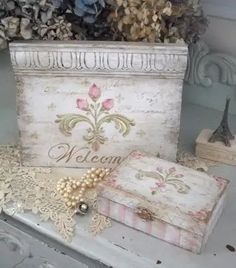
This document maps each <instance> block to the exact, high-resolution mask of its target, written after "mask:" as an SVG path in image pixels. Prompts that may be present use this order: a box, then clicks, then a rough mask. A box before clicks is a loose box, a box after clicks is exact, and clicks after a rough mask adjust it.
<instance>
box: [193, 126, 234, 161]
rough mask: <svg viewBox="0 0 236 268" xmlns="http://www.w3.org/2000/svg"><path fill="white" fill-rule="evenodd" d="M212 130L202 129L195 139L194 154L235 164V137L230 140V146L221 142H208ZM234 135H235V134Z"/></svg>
mask: <svg viewBox="0 0 236 268" xmlns="http://www.w3.org/2000/svg"><path fill="white" fill-rule="evenodd" d="M212 133H213V130H210V129H203V130H202V131H201V133H200V134H199V136H198V138H197V140H196V155H197V156H199V157H201V158H204V159H208V160H213V161H216V162H221V163H225V164H228V165H233V166H236V139H234V140H232V141H230V143H231V147H227V146H225V145H224V143H222V142H219V141H217V142H214V143H210V142H208V140H209V139H210V137H211V135H212ZM235 137H236V136H235Z"/></svg>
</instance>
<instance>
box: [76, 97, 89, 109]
mask: <svg viewBox="0 0 236 268" xmlns="http://www.w3.org/2000/svg"><path fill="white" fill-rule="evenodd" d="M76 103H77V108H79V109H81V110H83V111H88V106H89V105H88V102H87V100H84V99H77V100H76Z"/></svg>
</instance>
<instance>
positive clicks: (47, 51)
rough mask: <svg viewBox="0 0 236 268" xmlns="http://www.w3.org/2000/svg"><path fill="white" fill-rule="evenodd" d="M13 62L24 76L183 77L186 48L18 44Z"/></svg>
mask: <svg viewBox="0 0 236 268" xmlns="http://www.w3.org/2000/svg"><path fill="white" fill-rule="evenodd" d="M10 52H11V61H12V65H13V68H14V70H15V72H16V73H17V74H19V75H20V74H22V75H42V74H43V75H55V74H56V75H59V76H65V75H71V76H84V75H93V74H96V75H106V76H109V75H111V76H114V75H117V76H133V75H139V76H140V75H141V76H142V75H143V76H155V77H157V78H158V77H159V78H160V77H164V78H166V77H167V78H181V79H183V72H184V70H185V68H186V61H187V47H186V46H185V45H181V46H180V45H163V44H155V45H154V44H143V43H122V42H115V43H114V42H79V43H75V42H47V41H43V42H39V41H38V42H37V41H36V42H15V43H11V44H10Z"/></svg>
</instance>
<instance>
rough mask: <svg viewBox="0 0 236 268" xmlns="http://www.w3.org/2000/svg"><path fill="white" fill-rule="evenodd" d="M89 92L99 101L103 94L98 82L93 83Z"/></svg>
mask: <svg viewBox="0 0 236 268" xmlns="http://www.w3.org/2000/svg"><path fill="white" fill-rule="evenodd" d="M88 94H89V96H90V98H91V99H92V100H93V101H97V100H98V99H99V98H100V96H101V90H100V88H99V87H97V85H96V84H92V86H91V87H90V88H89V93H88Z"/></svg>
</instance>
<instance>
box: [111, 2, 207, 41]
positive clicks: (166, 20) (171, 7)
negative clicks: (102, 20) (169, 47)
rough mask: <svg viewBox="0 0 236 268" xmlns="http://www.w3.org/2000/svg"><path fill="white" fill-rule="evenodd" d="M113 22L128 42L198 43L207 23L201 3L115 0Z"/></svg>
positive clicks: (113, 26)
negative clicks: (197, 40)
mask: <svg viewBox="0 0 236 268" xmlns="http://www.w3.org/2000/svg"><path fill="white" fill-rule="evenodd" d="M115 1H116V4H117V8H116V9H115V10H114V11H113V12H112V13H111V14H110V16H109V18H108V19H109V21H110V22H111V24H112V28H113V30H114V31H118V32H119V33H120V34H122V35H123V37H124V39H125V40H127V41H148V42H158V43H162V42H164V43H165V42H167V43H176V42H178V41H182V40H183V41H185V42H187V43H191V42H194V41H195V40H196V39H198V37H199V36H200V35H201V34H202V33H204V31H205V27H206V24H207V21H206V19H205V18H204V16H203V12H202V10H201V7H200V5H199V1H198V0H170V1H166V0H115Z"/></svg>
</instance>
